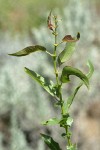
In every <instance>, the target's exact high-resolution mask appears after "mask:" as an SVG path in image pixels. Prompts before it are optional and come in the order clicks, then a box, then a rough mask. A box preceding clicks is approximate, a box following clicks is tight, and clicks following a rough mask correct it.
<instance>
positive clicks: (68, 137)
mask: <svg viewBox="0 0 100 150" xmlns="http://www.w3.org/2000/svg"><path fill="white" fill-rule="evenodd" d="M54 19H55V30H54V33H53V34H54V37H55V43H54V56H53V63H54V72H55V76H56V85H57V88H58V90H59V99H60V102H61V115H62V117H63V116H64V112H63V99H62V92H61V86H60V83H59V76H58V70H57V62H56V58H57V54H56V50H57V46H58V45H59V44H58V43H57V36H58V33H57V27H58V24H57V16H54ZM64 128H65V131H66V135H67V142H68V146H70V145H72V144H71V139H70V136H69V135H68V134H69V131H68V126H67V125H66V126H64Z"/></svg>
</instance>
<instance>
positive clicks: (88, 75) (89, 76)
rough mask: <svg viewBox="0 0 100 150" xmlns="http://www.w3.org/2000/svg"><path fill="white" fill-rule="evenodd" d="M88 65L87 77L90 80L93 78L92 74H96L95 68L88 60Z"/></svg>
mask: <svg viewBox="0 0 100 150" xmlns="http://www.w3.org/2000/svg"><path fill="white" fill-rule="evenodd" d="M87 65H88V67H89V73H88V74H87V77H88V79H89V78H91V76H92V74H93V72H94V67H93V65H92V63H91V61H90V60H88V62H87Z"/></svg>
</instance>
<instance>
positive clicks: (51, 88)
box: [25, 68, 56, 96]
mask: <svg viewBox="0 0 100 150" xmlns="http://www.w3.org/2000/svg"><path fill="white" fill-rule="evenodd" d="M25 72H26V73H27V74H28V75H29V76H31V78H32V79H34V80H35V81H37V82H38V83H39V84H40V85H41V86H42V87H43V88H44V89H45V90H46V91H47V92H48V93H49V94H51V95H52V96H55V95H56V90H55V88H54V83H53V82H52V81H50V80H47V79H45V78H43V77H42V76H40V75H39V74H37V73H36V72H34V71H32V70H30V69H28V68H25Z"/></svg>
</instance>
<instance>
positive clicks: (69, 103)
mask: <svg viewBox="0 0 100 150" xmlns="http://www.w3.org/2000/svg"><path fill="white" fill-rule="evenodd" d="M82 85H83V83H80V84H79V86H77V88H75V90H74V92H73V93H72V94H71V95H70V96H69V98H68V99H67V101H65V102H64V104H63V113H64V114H66V113H67V112H68V110H69V108H70V106H71V104H72V102H73V100H74V98H75V96H76V94H77V92H78V90H79V89H80V87H81V86H82Z"/></svg>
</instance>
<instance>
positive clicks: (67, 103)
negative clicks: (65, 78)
mask: <svg viewBox="0 0 100 150" xmlns="http://www.w3.org/2000/svg"><path fill="white" fill-rule="evenodd" d="M87 65H88V67H89V72H88V74H87V75H86V76H87V78H88V79H89V78H91V76H92V74H93V72H94V67H93V65H92V63H91V61H88V63H87ZM82 85H83V82H81V83H80V84H79V85H78V86H77V87H76V88H75V90H74V91H73V93H72V94H71V95H70V96H69V98H68V99H67V101H65V102H64V103H63V113H64V114H66V113H68V110H69V108H70V106H71V104H72V102H73V100H74V98H75V96H76V94H77V92H78V90H79V89H80V87H81V86H82Z"/></svg>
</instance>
